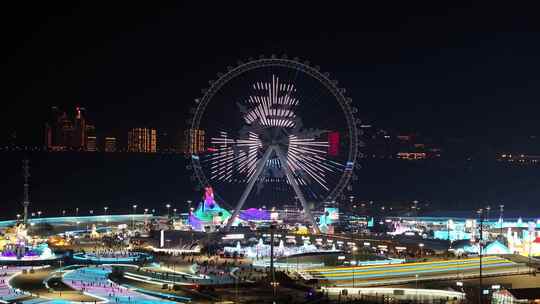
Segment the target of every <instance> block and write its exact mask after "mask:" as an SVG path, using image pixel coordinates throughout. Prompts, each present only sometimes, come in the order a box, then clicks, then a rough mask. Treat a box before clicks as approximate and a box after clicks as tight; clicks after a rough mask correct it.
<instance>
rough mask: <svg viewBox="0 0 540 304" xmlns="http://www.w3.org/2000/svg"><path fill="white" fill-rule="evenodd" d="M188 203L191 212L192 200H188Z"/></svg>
mask: <svg viewBox="0 0 540 304" xmlns="http://www.w3.org/2000/svg"><path fill="white" fill-rule="evenodd" d="M186 203H187V205H188V210H191V203H192V202H191V200H187V201H186Z"/></svg>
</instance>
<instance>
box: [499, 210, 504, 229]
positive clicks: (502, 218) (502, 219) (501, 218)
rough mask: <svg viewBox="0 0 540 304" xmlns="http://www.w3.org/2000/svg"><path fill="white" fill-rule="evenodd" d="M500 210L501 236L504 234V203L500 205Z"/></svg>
mask: <svg viewBox="0 0 540 304" xmlns="http://www.w3.org/2000/svg"><path fill="white" fill-rule="evenodd" d="M499 210H500V211H501V214H500V221H501V236H502V235H503V223H504V205H503V204H500V205H499Z"/></svg>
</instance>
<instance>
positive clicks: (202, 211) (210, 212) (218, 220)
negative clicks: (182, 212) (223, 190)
mask: <svg viewBox="0 0 540 304" xmlns="http://www.w3.org/2000/svg"><path fill="white" fill-rule="evenodd" d="M230 217H231V213H230V212H229V211H228V210H227V209H225V208H222V207H221V206H219V205H218V203H217V202H216V201H215V200H214V191H213V190H212V187H206V188H205V189H204V201H202V202H200V203H199V206H198V207H197V209H196V210H195V211H193V212H192V213H191V214H190V215H189V225H190V226H191V228H192V229H193V230H196V231H205V230H207V229H211V228H212V227H216V226H220V225H223V224H225V223H226V222H227V220H228V219H229V218H230Z"/></svg>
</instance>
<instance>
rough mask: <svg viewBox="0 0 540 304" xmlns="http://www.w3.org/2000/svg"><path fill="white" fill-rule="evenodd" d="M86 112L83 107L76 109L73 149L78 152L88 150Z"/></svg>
mask: <svg viewBox="0 0 540 304" xmlns="http://www.w3.org/2000/svg"><path fill="white" fill-rule="evenodd" d="M84 110H85V109H84V108H81V107H76V108H75V118H74V119H73V138H72V141H71V147H72V148H74V149H76V150H86V118H85V117H84V115H83V111H84Z"/></svg>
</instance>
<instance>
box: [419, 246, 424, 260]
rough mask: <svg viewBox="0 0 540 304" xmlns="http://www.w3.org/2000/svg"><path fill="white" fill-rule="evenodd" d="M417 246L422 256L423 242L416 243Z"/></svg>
mask: <svg viewBox="0 0 540 304" xmlns="http://www.w3.org/2000/svg"><path fill="white" fill-rule="evenodd" d="M418 247H420V257H422V249H423V248H424V243H420V244H418Z"/></svg>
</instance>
